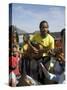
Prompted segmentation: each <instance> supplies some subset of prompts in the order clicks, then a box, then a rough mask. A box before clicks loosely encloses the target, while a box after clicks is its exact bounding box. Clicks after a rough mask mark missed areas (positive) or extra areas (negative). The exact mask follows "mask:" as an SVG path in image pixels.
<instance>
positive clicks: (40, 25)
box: [39, 20, 49, 28]
mask: <svg viewBox="0 0 67 90" xmlns="http://www.w3.org/2000/svg"><path fill="white" fill-rule="evenodd" d="M43 23H47V25H48V22H47V21H45V20H43V21H41V22H40V25H39V28H41V26H42V24H43ZM48 27H49V25H48Z"/></svg>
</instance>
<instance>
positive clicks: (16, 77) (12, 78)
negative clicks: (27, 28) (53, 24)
mask: <svg viewBox="0 0 67 90" xmlns="http://www.w3.org/2000/svg"><path fill="white" fill-rule="evenodd" d="M39 29H40V32H38V33H35V34H33V35H32V36H30V35H28V34H24V36H23V44H22V47H21V49H20V46H19V36H18V34H17V32H16V30H14V29H13V28H12V26H10V27H9V85H10V86H27V85H40V84H43V85H45V84H56V83H57V84H58V83H60V84H61V83H64V82H65V29H62V31H61V41H62V48H61V49H56V48H55V39H54V38H53V36H52V35H51V34H50V33H49V25H48V22H47V21H45V20H44V21H41V22H40V25H39ZM55 49H56V50H55ZM33 61H35V63H33ZM31 64H32V65H31ZM34 64H36V65H34ZM35 66H36V67H35ZM31 67H32V68H33V67H35V69H34V71H33V69H31ZM33 72H34V73H33ZM35 77H36V78H35ZM51 81H52V83H51Z"/></svg>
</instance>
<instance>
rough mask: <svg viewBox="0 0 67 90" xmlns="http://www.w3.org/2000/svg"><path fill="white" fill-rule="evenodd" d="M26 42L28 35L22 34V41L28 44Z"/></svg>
mask: <svg viewBox="0 0 67 90" xmlns="http://www.w3.org/2000/svg"><path fill="white" fill-rule="evenodd" d="M28 40H29V35H28V34H24V36H23V41H24V42H28Z"/></svg>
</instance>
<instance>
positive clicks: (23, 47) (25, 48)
mask: <svg viewBox="0 0 67 90" xmlns="http://www.w3.org/2000/svg"><path fill="white" fill-rule="evenodd" d="M27 49H28V44H23V46H22V48H21V53H24V52H25V51H27Z"/></svg>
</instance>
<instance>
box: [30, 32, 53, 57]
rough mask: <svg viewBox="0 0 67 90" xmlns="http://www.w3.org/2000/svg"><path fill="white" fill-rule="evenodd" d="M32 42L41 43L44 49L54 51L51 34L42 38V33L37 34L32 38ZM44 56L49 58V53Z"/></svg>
mask: <svg viewBox="0 0 67 90" xmlns="http://www.w3.org/2000/svg"><path fill="white" fill-rule="evenodd" d="M31 41H34V42H37V43H40V44H41V45H42V46H43V47H44V48H45V47H46V48H48V49H54V38H53V37H52V36H51V35H50V34H47V36H46V37H44V38H42V37H41V35H40V33H36V34H34V35H33V37H32V38H31ZM43 56H47V53H44V54H43Z"/></svg>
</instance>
